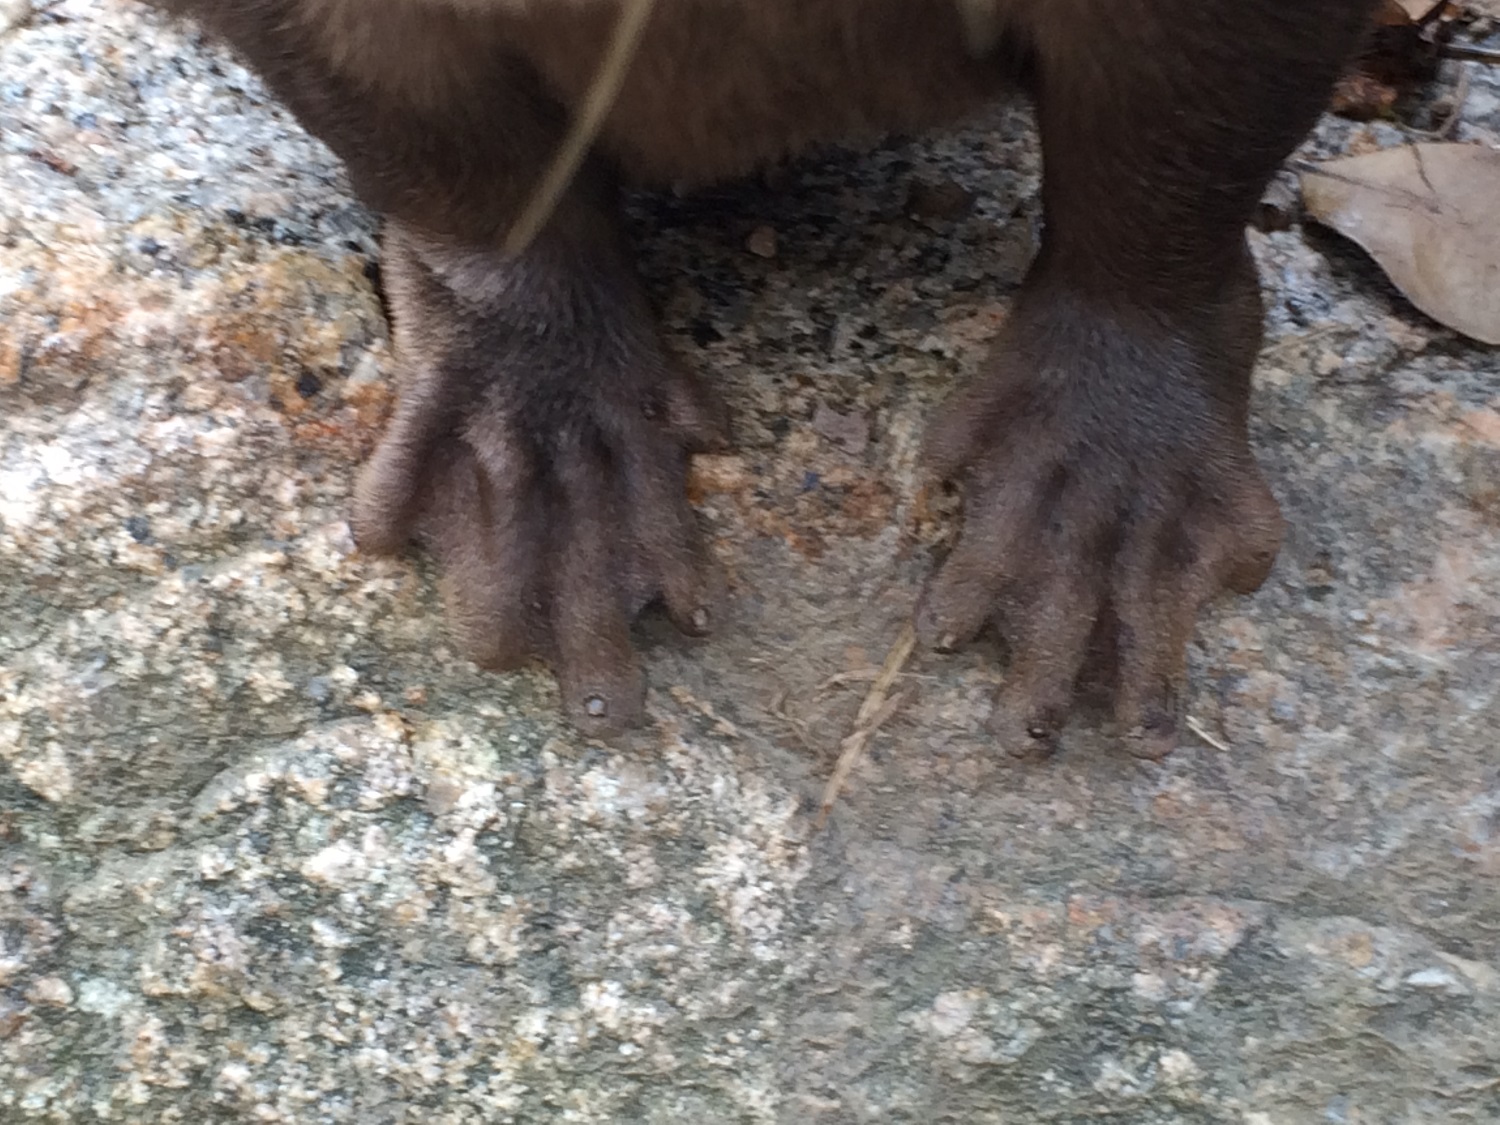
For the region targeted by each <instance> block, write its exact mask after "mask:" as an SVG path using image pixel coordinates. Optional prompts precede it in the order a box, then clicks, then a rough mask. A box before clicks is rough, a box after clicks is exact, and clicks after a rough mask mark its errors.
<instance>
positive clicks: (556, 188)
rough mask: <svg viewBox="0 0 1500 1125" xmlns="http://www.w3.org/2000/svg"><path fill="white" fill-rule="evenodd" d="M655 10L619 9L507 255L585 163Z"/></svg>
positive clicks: (652, 0) (543, 218) (641, 4)
mask: <svg viewBox="0 0 1500 1125" xmlns="http://www.w3.org/2000/svg"><path fill="white" fill-rule="evenodd" d="M655 6H656V0H626V2H625V4H624V5H623V6H622V7H621V9H620V22H619V23H618V24H616V25H615V31H614V34H613V35H612V36H611V37H610V41H609V46H608V48H607V49H606V50H605V52H604V61H603V62H601V63H600V64H599V70H598V72H597V73H596V74H595V75H594V80H593V82H592V83H591V84H590V86H589V88H588V92H587V93H586V94H585V95H584V98H583V104H582V105H581V106H579V108H578V113H577V115H576V116H575V117H574V118H573V124H572V127H571V128H569V130H568V133H567V136H565V137H564V138H563V143H562V146H561V147H560V148H559V149H558V150H557V154H556V155H555V156H553V158H552V163H551V164H550V165H548V167H547V171H546V173H545V174H544V175H543V176H542V178H541V181H540V182H539V183H538V184H537V188H536V191H534V192H533V193H532V195H531V199H530V200H528V201H527V204H526V207H525V209H524V210H523V211H522V212H521V217H520V218H519V219H517V220H516V223H515V226H513V227H511V228H510V233H509V234H508V235H507V236H506V239H505V253H506V256H507V257H512V258H513V257H516V256H517V255H519V254H520V253H521V251H523V250H525V249H526V247H527V246H529V245H531V240H532V239H533V238H535V237H536V236H537V234H538V232H540V231H541V229H542V227H543V226H545V225H546V223H547V220H548V219H550V218H551V217H552V212H553V211H554V210H555V209H556V207H557V202H558V200H560V199H561V198H562V196H563V193H564V192H565V191H567V190H568V185H569V184H570V183H572V182H573V176H574V174H575V173H576V172H577V171H578V166H579V165H580V164H582V163H583V158H584V156H586V155H587V154H588V150H589V146H591V145H592V144H593V143H594V138H595V137H597V136H598V135H599V130H600V129H601V128H602V127H603V125H604V118H605V116H606V115H607V114H608V113H609V111H610V109H611V108H613V106H614V104H615V96H616V95H617V94H619V92H620V86H621V85H622V84H623V83H624V81H625V75H626V73H627V72H628V71H629V70H630V64H631V62H632V61H634V59H635V49H636V48H637V47H638V46H640V41H641V32H642V31H644V30H645V28H646V21H647V19H648V18H649V17H650V15H651V11H652V9H653V8H655Z"/></svg>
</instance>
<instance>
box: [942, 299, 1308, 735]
mask: <svg viewBox="0 0 1500 1125" xmlns="http://www.w3.org/2000/svg"><path fill="white" fill-rule="evenodd" d="M1237 321H1238V322H1246V318H1244V317H1239V318H1237ZM1246 338H1247V339H1248V352H1247V346H1246V342H1245V339H1246ZM1253 341H1254V333H1251V332H1248V331H1247V332H1246V333H1244V334H1242V338H1240V339H1238V342H1236V343H1235V345H1234V346H1229V344H1228V343H1227V342H1226V341H1224V340H1216V339H1212V338H1210V337H1208V336H1207V335H1206V334H1204V333H1202V332H1201V331H1200V332H1199V333H1198V334H1197V335H1196V336H1195V335H1193V334H1192V333H1189V332H1178V331H1174V329H1173V326H1172V325H1171V323H1170V322H1168V321H1165V320H1162V319H1160V318H1153V317H1135V316H1133V315H1132V314H1130V313H1128V312H1125V311H1121V310H1118V309H1098V308H1090V307H1088V305H1087V304H1086V303H1083V302H1076V303H1075V302H1071V301H1068V300H1066V299H1054V300H1051V301H1034V302H1032V303H1030V304H1029V305H1028V304H1025V303H1023V305H1022V307H1020V308H1018V309H1017V311H1016V313H1015V315H1014V316H1013V319H1012V321H1011V323H1010V324H1009V325H1008V326H1007V330H1006V334H1005V336H1004V337H1003V338H1002V340H1001V342H1000V344H999V347H998V348H997V351H996V354H995V356H994V357H993V359H992V361H991V366H990V368H989V370H988V372H987V373H986V374H985V375H983V376H982V377H981V378H980V379H978V380H977V381H976V382H975V383H974V384H973V385H972V386H971V387H969V388H967V389H966V390H965V391H963V392H961V393H960V394H959V395H958V396H956V397H955V399H954V400H953V401H952V402H951V403H949V404H948V405H947V406H946V407H945V408H944V411H943V413H942V415H941V416H940V417H939V418H938V420H937V421H936V422H935V423H934V424H933V426H932V427H931V429H930V431H929V436H928V446H927V449H928V456H929V460H930V463H931V464H932V466H933V467H934V469H935V470H936V471H937V472H938V473H939V474H940V475H941V476H943V477H944V478H948V479H956V480H959V481H961V482H962V484H963V488H964V506H965V514H964V522H963V527H962V531H961V534H960V538H959V540H958V542H957V544H956V546H955V548H954V550H953V551H952V553H951V555H950V556H949V557H948V559H947V560H946V562H945V563H944V564H943V566H942V567H941V569H940V570H939V572H938V573H937V575H936V576H935V577H934V578H933V579H932V580H931V582H930V583H929V585H928V588H927V590H926V591H925V593H924V595H923V599H922V602H921V604H920V606H919V610H918V629H919V635H920V636H921V637H922V638H923V639H924V640H925V641H927V642H928V643H930V644H932V645H934V646H935V647H939V648H945V647H952V646H954V645H957V644H959V643H961V642H963V641H964V640H966V639H968V638H970V637H972V636H974V635H975V634H976V633H978V632H979V631H980V630H981V629H982V628H983V627H984V626H985V625H986V624H993V625H994V626H995V627H996V629H997V630H998V632H999V633H1000V635H1001V637H1002V639H1003V640H1004V641H1005V642H1006V643H1007V646H1008V648H1009V650H1010V653H1011V664H1010V667H1009V670H1008V673H1007V676H1006V679H1005V683H1004V686H1003V687H1002V689H1001V691H1000V693H999V697H998V699H997V701H996V706H995V709H994V712H993V715H992V717H991V720H990V727H991V730H992V731H993V732H994V733H995V734H996V735H997V737H999V738H1000V739H1001V741H1002V744H1003V746H1004V747H1005V749H1006V750H1008V751H1009V752H1010V753H1012V754H1014V755H1017V756H1033V755H1036V754H1038V753H1040V754H1046V753H1050V752H1051V751H1052V749H1054V747H1055V745H1056V741H1057V737H1058V734H1059V732H1060V730H1061V727H1062V725H1063V723H1064V721H1065V718H1066V716H1067V713H1068V711H1069V705H1070V702H1071V700H1072V698H1073V694H1074V687H1075V679H1076V678H1077V676H1078V673H1079V671H1080V669H1081V667H1083V665H1084V663H1085V657H1086V655H1088V654H1090V652H1091V650H1092V651H1093V652H1095V653H1096V654H1097V652H1098V650H1099V649H1101V648H1102V649H1103V650H1104V664H1105V667H1106V669H1107V670H1108V671H1110V672H1112V674H1113V680H1114V698H1115V715H1116V718H1117V719H1118V721H1119V723H1120V725H1121V727H1122V729H1123V732H1124V734H1125V740H1126V745H1127V746H1128V747H1129V748H1130V749H1131V750H1132V752H1134V753H1136V754H1138V755H1140V756H1143V757H1148V758H1159V757H1161V756H1163V755H1165V754H1166V753H1168V752H1169V751H1170V750H1171V749H1172V748H1173V747H1174V746H1175V744H1176V738H1177V731H1178V718H1179V703H1178V688H1179V681H1180V679H1181V676H1182V671H1183V665H1184V658H1185V649H1186V647H1187V644H1188V642H1189V641H1190V640H1191V638H1192V634H1193V630H1194V626H1195V623H1196V620H1197V617H1198V614H1199V611H1200V610H1201V609H1202V607H1203V605H1204V603H1205V602H1207V601H1208V600H1209V599H1211V598H1212V597H1214V596H1215V595H1216V594H1218V593H1219V592H1220V591H1222V590H1224V589H1226V588H1227V589H1231V590H1236V591H1240V592H1249V591H1251V590H1254V589H1255V588H1256V587H1257V586H1259V585H1260V583H1261V582H1262V581H1263V580H1264V578H1265V576H1266V574H1267V573H1268V572H1269V570H1270V567H1271V565H1272V563H1273V562H1274V560H1275V557H1276V553H1277V550H1278V548H1279V545H1280V542H1281V536H1282V518H1281V515H1280V512H1279V510H1278V508H1277V505H1276V502H1275V500H1274V499H1273V498H1272V496H1271V494H1270V491H1269V490H1268V489H1267V487H1266V484H1265V481H1264V479H1263V478H1262V476H1261V474H1260V471H1259V469H1258V468H1257V466H1256V464H1255V461H1254V458H1253V457H1252V455H1251V453H1250V449H1249V445H1248V443H1247V438H1246V433H1245V411H1246V402H1245V399H1246V397H1247V394H1248V376H1249V366H1250V362H1251V359H1252V358H1253V355H1254V346H1253Z"/></svg>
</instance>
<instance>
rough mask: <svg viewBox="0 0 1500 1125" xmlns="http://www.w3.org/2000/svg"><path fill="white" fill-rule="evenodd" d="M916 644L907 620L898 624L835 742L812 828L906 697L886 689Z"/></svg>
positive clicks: (822, 819)
mask: <svg viewBox="0 0 1500 1125" xmlns="http://www.w3.org/2000/svg"><path fill="white" fill-rule="evenodd" d="M916 645H917V633H916V630H915V629H913V628H912V626H911V623H910V622H908V623H907V624H906V625H904V626H902V628H901V635H900V636H899V637H897V638H896V643H895V644H893V645H892V646H891V651H890V652H888V653H886V656H885V663H884V664H882V665H881V666H880V675H879V676H877V677H876V679H875V682H874V683H873V684H871V685H870V691H869V693H868V694H867V695H866V696H865V698H864V702H862V703H861V704H860V705H859V713H858V714H857V715H855V716H854V729H853V730H852V731H850V732H849V734H848V735H846V736H845V738H844V740H843V741H842V742H841V743H839V760H838V762H837V763H836V764H835V765H834V767H833V774H832V776H830V777H829V779H828V784H827V785H825V786H824V787H823V800H822V802H821V803H820V804H819V806H818V820H817V823H816V824H815V826H814V829H815V830H816V831H821V830H822V828H823V826H824V825H825V824H827V823H828V814H829V813H830V812H832V811H833V806H834V802H836V801H837V800H838V799H839V793H840V791H841V790H842V789H843V788H844V782H846V781H848V780H849V775H850V774H851V773H853V772H854V767H855V766H856V765H858V764H859V760H860V758H861V757H863V756H864V752H865V750H866V749H867V748H868V747H869V745H870V740H871V739H873V738H874V737H875V732H876V731H878V730H879V729H880V728H881V726H882V725H884V723H885V721H886V720H887V719H889V718H890V717H891V716H892V715H894V714H895V713H896V712H897V711H899V710H900V709H901V708H902V707H903V706H905V705H906V703H907V702H908V700H910V698H911V693H910V692H907V693H906V694H903V695H899V696H897V697H895V698H894V699H891V698H889V693H890V690H891V685H893V684H894V683H895V682H896V677H898V676H899V675H901V669H902V668H904V667H905V666H906V662H907V661H908V660H910V659H911V654H912V650H913V649H914V648H916Z"/></svg>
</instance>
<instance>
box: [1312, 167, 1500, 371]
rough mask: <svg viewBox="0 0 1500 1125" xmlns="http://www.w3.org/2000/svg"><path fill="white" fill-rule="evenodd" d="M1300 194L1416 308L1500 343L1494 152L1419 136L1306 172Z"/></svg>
mask: <svg viewBox="0 0 1500 1125" xmlns="http://www.w3.org/2000/svg"><path fill="white" fill-rule="evenodd" d="M1302 199H1303V203H1304V205H1305V206H1306V208H1307V212H1308V214H1310V215H1311V216H1312V217H1313V218H1315V219H1317V220H1318V221H1319V222H1320V223H1324V224H1326V225H1327V226H1330V227H1332V228H1333V229H1334V230H1336V231H1338V232H1339V233H1340V234H1342V235H1343V236H1344V237H1345V238H1348V239H1351V240H1352V241H1354V242H1356V243H1358V244H1359V245H1360V246H1362V247H1363V248H1364V249H1365V250H1366V251H1368V253H1369V254H1370V256H1371V257H1372V258H1374V259H1375V260H1376V261H1377V262H1378V263H1380V266H1381V268H1382V269H1384V270H1385V272H1386V274H1387V275H1388V276H1389V277H1390V279H1391V281H1393V282H1394V283H1395V284H1396V287H1397V288H1398V289H1400V290H1401V292H1403V293H1405V294H1406V296H1407V297H1408V298H1409V299H1410V300H1411V303H1412V304H1414V305H1416V306H1417V308H1419V309H1421V310H1422V311H1423V312H1425V313H1426V314H1427V315H1428V316H1430V317H1432V318H1433V319H1435V320H1440V321H1442V322H1443V323H1444V324H1446V325H1448V326H1449V327H1450V328H1454V329H1457V330H1458V331H1459V332H1462V333H1463V334H1464V335H1466V336H1472V337H1473V338H1474V339H1476V340H1482V341H1483V342H1484V343H1486V344H1500V151H1497V150H1495V149H1491V148H1487V147H1483V146H1480V145H1463V144H1420V145H1410V146H1407V147H1405V148H1392V149H1386V150H1384V151H1382V152H1372V153H1369V154H1368V155H1365V156H1350V157H1345V158H1344V159H1342V160H1331V161H1329V162H1328V163H1326V164H1321V165H1319V166H1318V167H1317V168H1314V169H1309V170H1308V171H1306V172H1304V173H1303V174H1302Z"/></svg>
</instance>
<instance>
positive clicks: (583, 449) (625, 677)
mask: <svg viewBox="0 0 1500 1125" xmlns="http://www.w3.org/2000/svg"><path fill="white" fill-rule="evenodd" d="M392 241H393V242H394V245H393V246H388V256H389V260H388V264H387V267H386V269H387V276H388V277H390V278H391V281H390V286H389V288H390V296H391V299H392V305H393V313H394V318H395V321H396V326H397V343H398V347H399V348H400V350H401V352H402V358H403V361H404V362H405V363H406V364H407V367H408V374H407V378H406V381H405V384H404V386H403V388H402V393H401V397H400V401H399V403H398V405H397V408H396V412H395V415H394V417H393V418H392V420H391V423H390V425H389V427H388V429H387V430H386V433H385V435H384V436H383V437H382V439H381V442H380V445H379V447H378V449H377V450H376V452H375V455H374V457H373V458H372V459H371V460H370V462H369V464H368V465H367V466H366V467H365V469H364V470H363V472H362V474H361V477H360V480H359V485H358V488H357V492H356V497H355V514H354V519H353V526H354V531H355V538H356V540H357V541H358V543H359V545H360V547H361V548H362V549H367V550H371V551H374V552H377V553H390V552H395V551H399V550H400V549H401V548H402V547H403V546H404V545H405V544H406V543H407V542H408V541H409V540H410V539H411V538H413V537H415V538H416V539H418V540H420V541H421V542H422V543H424V544H425V545H426V546H428V547H429V548H430V549H431V550H432V551H433V552H434V553H435V554H436V555H437V558H438V561H439V563H440V565H441V566H442V569H443V571H444V586H445V594H446V598H447V602H448V606H449V611H450V615H451V618H452V621H453V623H454V625H455V626H456V629H457V632H458V635H459V637H460V639H461V642H462V644H463V646H464V648H465V650H466V652H467V653H468V654H469V655H470V656H471V657H472V659H474V660H475V661H476V662H477V663H479V664H482V665H485V666H487V667H492V668H502V669H503V668H510V667H514V666H515V665H516V664H518V663H519V662H521V661H523V660H524V659H526V658H527V657H529V656H533V655H536V656H541V657H542V658H544V659H546V660H547V661H549V662H550V663H551V664H552V665H553V668H554V669H555V671H556V673H557V676H558V679H559V681H560V684H561V688H562V694H563V700H564V706H565V708H566V710H567V713H568V715H569V717H570V718H571V719H572V720H573V721H574V723H575V724H576V725H577V726H578V727H579V728H580V729H581V730H583V731H584V732H585V733H588V734H593V735H599V736H607V735H611V734H614V733H617V732H618V731H620V730H621V729H623V728H625V727H627V726H630V725H632V724H634V723H636V722H637V721H639V719H640V717H641V714H642V707H643V703H644V696H645V684H644V679H643V676H642V673H641V669H640V663H639V660H638V658H637V656H636V653H635V652H634V649H633V647H632V645H631V640H630V624H631V621H632V619H633V618H634V617H635V615H636V614H637V613H638V612H639V611H640V610H641V609H642V608H643V607H644V606H645V605H646V604H648V603H650V602H653V601H655V600H657V599H660V600H661V601H662V602H663V603H664V604H665V606H666V609H667V612H668V613H669V614H670V616H671V618H672V620H673V621H674V623H675V624H676V625H677V626H678V628H680V629H682V630H683V631H684V632H687V633H691V634H702V633H705V632H707V631H708V630H709V628H710V627H711V625H712V623H713V619H714V607H713V603H714V600H715V599H714V597H713V594H712V586H713V582H712V579H711V574H710V570H711V568H710V567H709V566H708V565H707V561H706V559H705V557H704V552H703V549H702V545H701V542H700V538H699V535H698V531H697V526H696V521H695V517H694V514H693V511H692V509H691V508H690V506H689V505H688V503H687V498H686V471H687V460H688V455H689V454H690V453H692V452H695V451H700V450H709V449H716V448H721V447H722V446H723V445H724V444H725V443H726V440H727V427H726V425H725V414H724V410H723V407H722V405H721V404H720V403H719V401H718V399H717V397H716V396H714V395H713V394H712V393H711V392H709V391H708V390H707V388H706V387H704V386H703V385H702V384H701V383H700V382H699V381H698V380H697V379H696V378H694V377H692V376H691V375H689V374H688V373H687V372H685V371H683V370H681V369H679V368H678V367H676V366H675V365H673V364H672V363H671V362H670V361H668V360H667V359H666V357H665V356H664V355H663V354H662V353H661V351H660V348H659V345H658V343H657V340H656V337H655V334H654V331H653V330H652V328H651V325H650V324H649V322H647V323H644V324H642V323H640V320H641V319H643V318H644V317H645V313H644V309H643V307H637V303H636V302H634V301H632V300H628V299H627V300H624V301H618V300H616V299H614V298H616V297H617V294H613V293H609V292H602V293H601V292H598V291H596V290H595V288H594V287H596V286H597V285H598V284H599V282H598V280H597V277H583V278H580V277H577V276H567V277H564V278H563V279H562V280H563V282H565V284H562V285H558V284H553V285H551V286H548V285H547V284H546V283H547V282H549V281H550V282H554V283H555V282H557V280H558V279H557V278H555V277H541V278H538V277H535V276H517V275H518V274H523V273H524V271H525V269H526V266H527V264H526V263H525V262H524V261H523V262H522V263H495V264H494V266H493V268H492V269H489V270H485V271H483V272H476V271H475V262H474V258H473V257H470V258H468V259H467V260H465V261H463V262H462V263H460V264H461V266H462V267H464V268H460V269H453V268H451V266H452V262H453V255H451V254H450V255H449V256H448V257H446V258H444V257H441V256H437V255H435V254H434V253H433V252H432V251H431V250H427V252H425V253H423V252H421V251H420V250H416V249H414V247H413V246H412V245H411V243H409V242H404V241H398V240H392ZM424 249H425V248H424ZM392 251H394V252H392ZM434 259H436V260H434ZM484 264H486V265H488V263H484ZM445 266H446V267H450V268H446V269H445V268H444V267H445ZM502 270H503V271H506V272H504V273H501V272H500V271H502ZM616 284H627V285H633V281H627V282H620V281H618V280H617V281H616ZM628 296H629V294H627V297H628Z"/></svg>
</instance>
